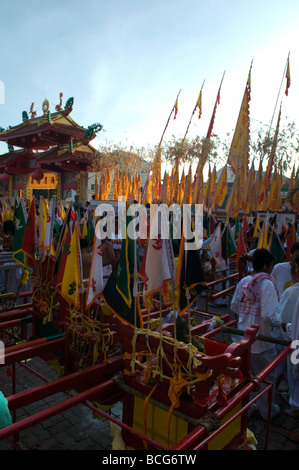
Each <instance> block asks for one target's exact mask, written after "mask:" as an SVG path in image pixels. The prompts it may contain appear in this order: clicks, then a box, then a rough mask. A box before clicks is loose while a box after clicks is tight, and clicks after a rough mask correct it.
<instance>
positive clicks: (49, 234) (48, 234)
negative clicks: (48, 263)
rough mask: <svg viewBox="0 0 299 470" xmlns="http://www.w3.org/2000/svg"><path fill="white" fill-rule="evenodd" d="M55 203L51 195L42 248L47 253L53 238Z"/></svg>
mask: <svg viewBox="0 0 299 470" xmlns="http://www.w3.org/2000/svg"><path fill="white" fill-rule="evenodd" d="M55 204H56V198H55V197H52V199H51V201H50V205H49V209H48V214H47V221H46V227H45V235H44V249H45V252H47V253H49V252H50V250H51V246H52V240H53V230H54V218H55Z"/></svg>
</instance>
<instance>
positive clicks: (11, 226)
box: [3, 220, 15, 235]
mask: <svg viewBox="0 0 299 470" xmlns="http://www.w3.org/2000/svg"><path fill="white" fill-rule="evenodd" d="M3 233H5V235H14V234H15V223H14V221H13V220H5V222H4V223H3Z"/></svg>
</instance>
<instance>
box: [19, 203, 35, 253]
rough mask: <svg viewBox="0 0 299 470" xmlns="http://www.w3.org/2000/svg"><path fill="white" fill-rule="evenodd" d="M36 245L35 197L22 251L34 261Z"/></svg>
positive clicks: (30, 210)
mask: <svg viewBox="0 0 299 470" xmlns="http://www.w3.org/2000/svg"><path fill="white" fill-rule="evenodd" d="M35 244H36V211H35V197H33V199H32V201H31V205H30V209H29V212H28V218H27V224H26V228H25V232H24V237H23V242H22V251H23V252H24V253H25V254H26V255H27V256H28V257H29V258H32V259H34V254H35Z"/></svg>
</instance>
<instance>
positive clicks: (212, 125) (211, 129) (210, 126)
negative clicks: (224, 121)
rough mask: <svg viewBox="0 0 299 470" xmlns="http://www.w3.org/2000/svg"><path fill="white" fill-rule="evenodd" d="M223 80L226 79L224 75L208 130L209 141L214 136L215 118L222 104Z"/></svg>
mask: <svg viewBox="0 0 299 470" xmlns="http://www.w3.org/2000/svg"><path fill="white" fill-rule="evenodd" d="M223 78H224V74H223V76H222V79H221V82H220V86H219V89H218V93H217V97H216V101H215V105H214V109H213V113H212V117H211V120H210V124H209V128H208V131H207V136H206V138H207V139H210V137H211V135H212V132H213V127H214V122H215V116H216V110H217V106H218V105H219V104H220V90H221V85H222V82H223Z"/></svg>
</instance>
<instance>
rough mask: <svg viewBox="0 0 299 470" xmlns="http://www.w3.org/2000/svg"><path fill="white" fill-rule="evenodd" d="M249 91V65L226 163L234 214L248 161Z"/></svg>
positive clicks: (234, 214)
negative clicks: (231, 175)
mask: <svg viewBox="0 0 299 470" xmlns="http://www.w3.org/2000/svg"><path fill="white" fill-rule="evenodd" d="M250 93H251V67H250V70H249V74H248V78H247V83H246V87H245V91H244V95H243V100H242V104H241V109H240V112H239V117H238V121H237V124H236V128H235V132H234V136H233V139H232V143H231V148H230V151H229V155H228V159H227V163H229V164H230V166H231V168H232V170H233V172H234V174H235V180H234V186H233V189H234V192H233V194H232V197H231V201H230V205H229V211H227V213H229V214H230V215H231V216H236V215H238V213H239V210H240V201H241V198H242V193H243V189H244V186H245V182H246V179H247V173H248V161H249V143H250V142H249V141H250V132H249V129H250V118H249V102H250Z"/></svg>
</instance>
